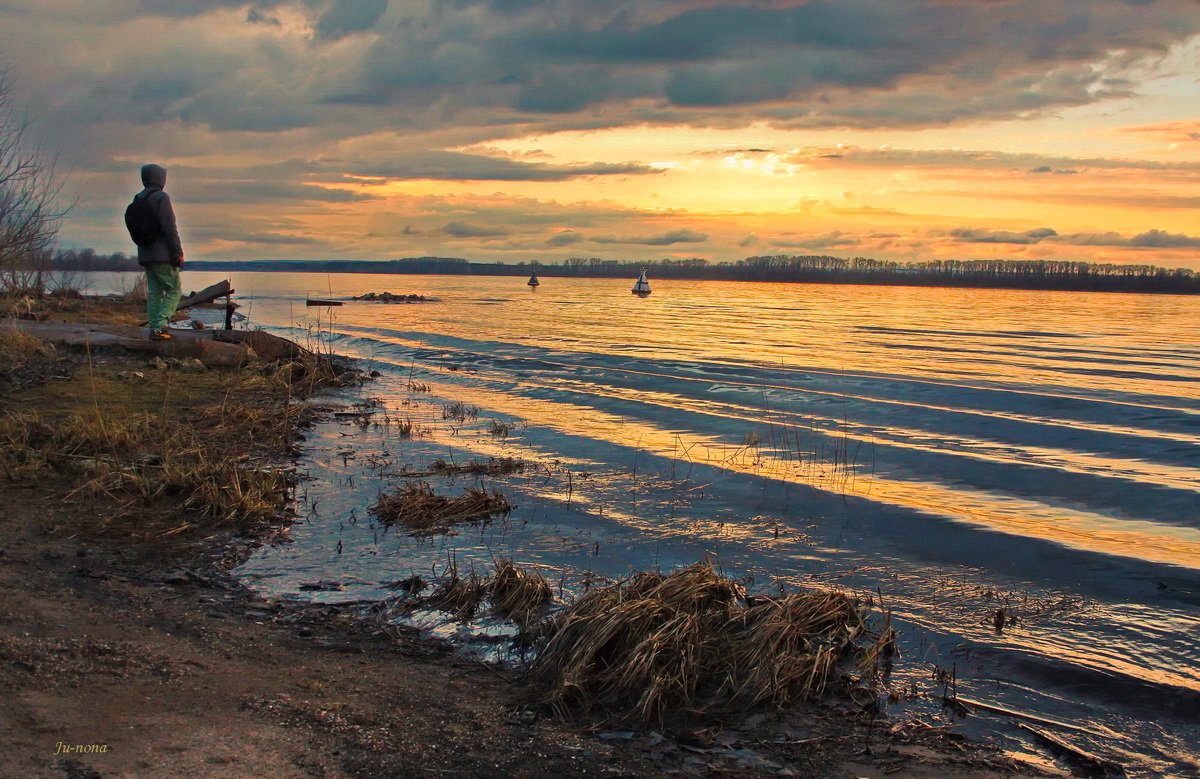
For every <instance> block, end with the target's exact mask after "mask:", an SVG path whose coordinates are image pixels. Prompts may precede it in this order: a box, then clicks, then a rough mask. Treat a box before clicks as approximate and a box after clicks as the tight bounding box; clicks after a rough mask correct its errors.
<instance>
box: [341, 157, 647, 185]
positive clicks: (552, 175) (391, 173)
mask: <svg viewBox="0 0 1200 779" xmlns="http://www.w3.org/2000/svg"><path fill="white" fill-rule="evenodd" d="M326 167H328V168H330V169H333V170H337V171H341V172H344V173H352V174H357V175H362V176H376V177H380V178H388V179H404V180H411V179H434V180H439V181H566V180H568V179H576V178H581V177H584V176H627V175H642V174H648V173H659V172H661V171H660V169H658V168H653V167H650V166H648V165H641V164H638V163H632V162H629V163H593V164H590V165H545V164H541V163H527V162H518V161H516V160H512V159H509V158H507V157H489V156H484V155H479V154H466V153H463V152H456V151H422V152H404V153H399V154H387V155H381V156H380V157H374V158H363V159H357V160H332V161H329V162H327V163H326Z"/></svg>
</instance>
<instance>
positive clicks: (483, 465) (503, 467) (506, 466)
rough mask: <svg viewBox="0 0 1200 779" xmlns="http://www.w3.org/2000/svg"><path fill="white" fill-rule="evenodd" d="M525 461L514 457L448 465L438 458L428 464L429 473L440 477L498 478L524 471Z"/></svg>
mask: <svg viewBox="0 0 1200 779" xmlns="http://www.w3.org/2000/svg"><path fill="white" fill-rule="evenodd" d="M524 468H525V461H524V460H521V459H517V458H515V457H492V458H490V459H488V460H487V461H486V462H484V461H482V460H468V461H467V462H465V463H448V462H446V461H445V460H443V459H441V458H440V457H439V458H438V459H436V460H434V461H433V462H432V463H430V464H429V472H430V473H431V474H438V475H440V476H448V475H455V474H462V473H469V474H479V475H483V474H486V475H489V476H500V475H503V474H507V473H516V472H517V471H520V470H524Z"/></svg>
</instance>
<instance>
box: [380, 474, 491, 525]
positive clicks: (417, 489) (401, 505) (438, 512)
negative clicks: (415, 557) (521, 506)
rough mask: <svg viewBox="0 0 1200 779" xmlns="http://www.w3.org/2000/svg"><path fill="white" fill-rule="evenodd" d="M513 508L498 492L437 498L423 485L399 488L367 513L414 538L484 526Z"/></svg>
mask: <svg viewBox="0 0 1200 779" xmlns="http://www.w3.org/2000/svg"><path fill="white" fill-rule="evenodd" d="M513 508H514V506H513V505H512V504H511V503H509V502H508V500H507V499H505V497H504V496H503V495H502V494H500V493H499V492H497V491H495V490H493V491H491V492H489V491H488V490H487V489H486V488H477V487H468V488H467V489H466V491H465V492H463V493H462V494H461V495H456V496H454V497H447V496H445V495H438V494H437V493H435V492H434V491H433V488H432V487H430V486H429V484H428V483H426V482H423V481H416V482H409V483H406V484H402V485H400V486H399V487H397V488H396V489H394V490H392V491H391V492H385V493H383V494H381V495H380V496H379V500H378V501H376V503H375V505H373V506H371V509H370V510H371V513H372V514H374V515H375V516H376V517H378V518H379V520H380V521H381V522H384V523H386V524H389V525H403V526H405V527H407V528H408V529H409V530H411V531H413V532H414V533H418V534H427V535H429V534H436V533H448V532H450V530H451V528H452V526H454V525H462V524H471V523H480V522H488V521H490V520H491V519H493V518H494V517H496V516H499V515H503V514H507V513H508V512H510V511H512V510H513Z"/></svg>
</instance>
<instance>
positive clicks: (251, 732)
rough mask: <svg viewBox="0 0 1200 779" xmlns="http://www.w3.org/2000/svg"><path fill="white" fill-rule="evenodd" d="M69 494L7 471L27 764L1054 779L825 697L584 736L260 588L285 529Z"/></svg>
mask: <svg viewBox="0 0 1200 779" xmlns="http://www.w3.org/2000/svg"><path fill="white" fill-rule="evenodd" d="M98 355H101V356H99V357H98ZM88 358H89V360H91V362H89V363H88V366H89V367H88V370H89V375H90V378H91V380H93V381H94V377H95V371H96V364H95V362H94V361H95V360H96V359H102V360H106V361H111V362H106V363H105V365H107V366H108V367H106V368H104V369H103V370H104V371H105V372H108V373H113V374H114V375H115V374H117V373H122V372H134V373H137V372H145V371H146V370H147V367H148V366H147V364H146V363H145V362H144V361H145V357H144V356H138V355H136V354H129V353H127V352H126V351H125V350H122V349H119V348H115V347H108V348H104V349H100V350H99V351H98V352H90V353H89V354H88ZM72 364H74V370H75V371H80V370H82V369H83V365H82V363H80V354H79V353H78V352H73V353H67V354H62V353H55V354H52V355H47V356H46V359H45V360H44V361H42V362H40V363H39V362H37V361H35V362H34V363H33V364H31V365H30V366H29V367H28V369H27V371H26V372H27V373H28V374H30V375H34V376H42V377H44V378H46V379H47V380H46V381H37V380H35V381H33V382H31V383H30V386H27V387H26V388H25V389H24V390H21V394H22V395H23V396H26V397H28V396H29V395H31V394H32V395H34V396H36V395H37V394H38V393H39V392H45V391H46V388H47V387H48V386H52V385H53V383H54V382H61V381H71V379H66V380H63V379H56V378H54V376H56V375H64V374H61V373H56V371H59V370H67V369H68V368H70V366H71V365H72ZM227 370H249V369H248V368H242V369H227ZM207 400H208V401H209V402H211V403H214V404H215V403H217V402H218V401H220V400H221V398H219V397H218V396H217V395H216V394H214V395H212V396H211V397H209V398H208V399H207ZM289 402H290V398H289ZM5 405H9V404H8V403H5ZM276 410H277V412H279V413H283V411H282V406H281V407H279V408H277V409H276ZM294 435H295V436H297V437H299V436H302V433H301V432H300V431H299V430H296V431H294ZM280 467H286V465H281V466H280ZM66 487H67V485H66V484H61V483H59V484H46V483H42V484H39V485H38V486H37V487H36V488H35V489H32V490H31V489H29V488H28V487H26V486H22V485H20V484H16V483H13V482H11V481H9V480H0V500H2V501H4V503H5V505H7V506H8V507H9V508H10V511H9V513H8V520H7V521H5V522H3V523H0V551H2V553H3V556H4V558H5V561H6V566H5V568H4V573H3V574H2V575H0V577H2V578H0V588H2V591H3V592H4V593H5V594H6V597H5V598H4V600H5V601H8V608H6V609H4V612H3V614H2V615H0V617H2V618H0V681H3V683H4V686H5V687H6V688H8V689H9V690H10V691H11V692H12V693H13V694H11V695H10V696H9V699H8V701H6V703H4V704H3V706H2V707H0V720H3V724H4V726H5V730H6V732H8V733H9V734H11V735H12V736H13V746H14V748H15V749H16V750H17V751H18V753H19V754H20V758H19V764H18V765H19V766H20V768H21V769H22V773H23V775H31V776H40V775H45V776H61V775H76V776H83V775H87V776H90V775H106V774H119V775H134V776H136V775H161V773H162V772H163V771H166V770H169V771H171V772H173V773H176V774H178V775H199V774H204V775H230V776H233V775H245V774H246V773H255V774H259V775H268V774H270V775H301V774H305V775H311V774H312V772H313V771H314V770H319V774H323V775H330V776H342V775H346V776H352V775H396V774H397V773H399V774H403V775H422V774H425V773H429V774H431V775H432V774H434V773H437V774H440V773H445V772H463V773H471V774H474V775H497V774H499V773H505V774H509V775H529V776H537V775H547V774H551V773H561V772H563V771H566V772H568V773H570V774H583V775H586V774H589V773H602V772H611V769H612V768H614V767H615V768H616V769H617V770H618V771H619V772H622V773H623V774H624V775H638V776H641V775H645V776H650V775H662V774H665V773H678V772H681V773H706V774H707V773H714V772H716V773H719V774H720V775H730V776H758V775H762V774H763V773H764V772H765V773H781V772H783V773H786V772H788V771H790V772H791V773H792V775H812V776H816V775H821V776H838V775H844V776H852V775H853V776H862V775H881V774H883V773H894V772H895V771H897V770H906V771H929V772H931V773H929V774H928V775H942V774H944V773H945V772H947V771H953V772H954V773H956V774H958V775H964V776H1013V775H1030V776H1033V775H1043V774H1040V773H1039V771H1038V769H1036V768H1034V767H1032V766H1029V765H1022V764H1020V763H1017V762H1016V761H1014V760H1013V759H1012V758H1011V757H1008V756H1005V755H1003V754H1002V753H1000V752H999V751H998V750H995V749H992V748H990V747H987V746H985V745H980V744H972V743H968V742H965V741H963V740H961V739H959V738H957V737H956V736H955V735H954V734H952V733H949V732H947V731H944V730H942V729H937V728H925V729H922V728H919V727H915V726H912V725H911V724H900V723H880V724H878V725H876V727H875V729H874V733H870V734H869V733H868V731H866V729H864V728H863V727H861V726H860V725H857V724H855V723H853V722H851V721H850V720H848V719H846V718H845V717H843V716H841V715H840V714H839V713H838V712H836V711H834V710H831V709H828V710H827V709H823V708H821V707H812V708H810V709H807V710H805V711H798V712H795V713H793V714H794V716H790V717H789V718H788V720H789V721H788V722H787V724H786V728H788V729H790V730H789V731H788V732H790V733H791V734H792V736H791V737H790V738H784V739H781V740H773V741H770V740H765V741H755V739H758V738H759V737H760V736H761V738H762V739H768V738H769V739H778V733H779V732H781V731H780V727H784V725H781V724H780V722H781V721H774V720H772V721H771V722H769V723H760V725H763V724H765V725H766V727H764V728H762V729H761V732H760V733H759V734H757V735H755V734H752V733H750V732H749V731H746V732H745V733H742V732H741V731H738V732H739V733H740V735H738V738H739V739H741V740H740V741H738V740H735V741H732V742H731V741H729V740H728V739H725V740H724V742H722V741H720V740H719V738H713V739H712V740H711V741H710V740H708V735H706V734H699V735H698V734H696V733H682V734H672V737H670V738H668V737H664V736H662V735H659V734H657V733H652V732H647V733H645V734H625V733H620V734H617V737H613V735H612V734H606V733H604V732H603V731H599V730H598V729H597V728H583V729H579V728H578V727H576V728H567V727H564V726H561V725H558V724H556V723H553V722H551V721H549V720H547V719H545V718H542V717H538V716H537V715H536V714H533V713H532V712H529V711H525V710H521V709H516V708H513V707H512V706H511V705H509V701H510V700H511V698H512V694H513V691H514V690H515V685H516V684H517V681H516V680H515V678H513V677H512V676H511V675H510V674H507V673H504V672H501V671H498V670H496V669H494V668H488V667H483V666H481V665H479V664H478V663H476V662H474V661H471V660H468V659H466V658H462V657H459V656H456V655H454V654H453V653H452V652H450V651H449V650H448V649H447V647H446V646H445V645H443V644H439V643H436V642H432V641H429V640H427V639H424V638H422V637H421V636H419V635H418V634H416V633H415V632H414V631H408V630H402V629H398V628H395V627H394V626H388V625H385V624H383V623H381V622H379V621H378V620H376V619H373V618H372V616H371V612H370V609H369V608H364V607H361V606H358V607H355V606H347V607H326V606H314V605H306V604H301V603H295V602H288V601H265V600H262V599H260V598H258V597H257V596H256V595H255V594H253V593H252V592H250V591H249V590H248V589H247V588H245V587H244V586H242V585H241V584H240V583H239V582H237V581H236V580H235V579H234V578H233V577H232V576H231V575H230V573H229V572H230V571H231V570H232V569H233V568H234V567H235V566H236V565H237V563H239V562H240V561H241V560H244V559H245V556H246V555H248V554H250V553H251V552H252V551H253V550H254V549H255V548H257V546H258V545H260V544H262V543H265V542H267V541H268V539H269V538H271V537H273V536H274V535H275V534H277V533H279V532H281V531H282V532H284V533H285V532H286V527H287V522H286V521H284V522H282V523H278V524H275V525H272V526H271V528H270V529H269V530H267V529H266V528H260V529H259V530H257V531H254V532H251V533H249V534H247V533H233V532H221V533H213V534H207V535H203V536H202V537H201V538H199V539H197V541H198V543H197V544H195V545H191V546H188V547H187V548H186V549H174V550H170V551H162V550H157V551H156V550H152V549H146V548H137V547H134V548H130V547H129V546H128V545H127V544H121V543H114V542H113V540H112V539H105V538H99V537H93V536H92V535H90V534H89V533H87V532H83V531H75V532H67V533H63V532H62V530H61V528H62V527H63V525H62V522H63V520H64V517H63V516H62V515H63V514H67V515H69V514H71V513H72V511H74V509H72V508H71V507H70V506H69V505H68V504H66V503H65V502H64V500H65V499H67V490H66ZM47 520H49V521H47ZM48 527H51V528H54V527H57V528H58V529H57V530H47V528H48ZM251 680H252V681H251ZM797 718H798V719H797ZM797 722H800V723H802V724H799V725H798V724H796V723H797ZM218 723H219V724H218ZM777 725H778V726H779V727H777ZM598 734H599V735H598ZM606 736H607V737H606ZM871 738H873V739H874V744H873V745H872V746H871V750H870V752H867V751H865V749H866V747H867V746H868V745H869V744H870V741H869V739H871ZM750 742H754V743H753V744H750ZM60 744H61V745H66V746H70V745H84V746H88V745H91V746H95V747H97V749H90V750H76V751H73V752H72V751H67V752H63V751H62V749H60V748H59V746H58V745H60ZM100 746H103V747H106V749H105V750H104V751H102V752H101V751H98V747H100ZM756 760H757V761H760V762H758V763H757V764H756V763H755V761H756ZM89 772H90V773H89ZM914 775H916V774H914Z"/></svg>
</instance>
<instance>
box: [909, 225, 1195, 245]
mask: <svg viewBox="0 0 1200 779" xmlns="http://www.w3.org/2000/svg"><path fill="white" fill-rule="evenodd" d="M931 235H932V236H933V237H941V236H946V237H949V238H951V239H953V240H954V241H956V242H958V243H1008V244H1022V245H1028V244H1040V243H1043V242H1045V243H1053V244H1064V245H1068V246H1124V247H1129V248H1134V249H1194V248H1200V236H1192V235H1184V234H1182V233H1169V232H1167V231H1165V230H1147V231H1146V232H1143V233H1138V234H1136V235H1122V234H1120V233H1116V232H1104V233H1059V232H1058V231H1056V230H1053V229H1051V228H1049V227H1042V228H1039V229H1036V230H1027V231H1025V232H1011V231H1007V230H984V229H979V228H967V227H964V228H958V229H955V230H949V231H947V232H944V233H939V232H934V233H932V234H931Z"/></svg>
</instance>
